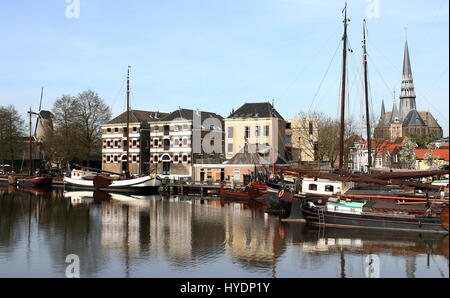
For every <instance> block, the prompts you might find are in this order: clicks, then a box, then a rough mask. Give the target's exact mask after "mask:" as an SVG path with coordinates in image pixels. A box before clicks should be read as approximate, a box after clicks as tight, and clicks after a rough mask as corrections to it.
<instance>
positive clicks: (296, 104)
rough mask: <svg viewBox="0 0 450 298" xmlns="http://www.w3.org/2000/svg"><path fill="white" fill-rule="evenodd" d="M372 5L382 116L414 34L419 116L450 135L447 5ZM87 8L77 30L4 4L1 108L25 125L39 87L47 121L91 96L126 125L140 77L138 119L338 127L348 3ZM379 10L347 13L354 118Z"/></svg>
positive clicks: (68, 22) (364, 1)
mask: <svg viewBox="0 0 450 298" xmlns="http://www.w3.org/2000/svg"><path fill="white" fill-rule="evenodd" d="M371 1H375V4H376V3H379V8H380V9H379V17H376V18H369V19H368V28H369V29H368V30H369V36H368V51H369V55H370V58H369V74H370V85H371V99H372V104H373V112H374V114H375V115H376V116H378V115H379V111H380V104H381V100H382V99H384V100H385V101H386V106H387V109H390V108H391V107H392V102H393V92H394V90H395V91H396V97H397V98H398V94H399V92H400V84H401V69H402V62H403V47H404V41H405V29H404V28H405V27H407V28H408V31H407V32H408V42H409V46H410V53H411V60H412V61H411V62H412V68H413V69H412V70H413V76H414V80H415V86H416V93H417V105H418V109H419V110H429V111H430V112H432V113H433V114H434V115H435V117H436V118H437V119H438V121H439V123H440V124H441V126H442V127H443V128H444V131H445V134H446V135H448V126H449V117H448V108H449V107H448V106H449V88H448V81H449V78H448V70H449V60H448V56H449V55H448V54H449V39H448V35H449V32H448V28H449V24H448V20H449V17H448V9H449V7H448V5H449V4H448V1H447V0H430V1H424V0H395V1H387V0H371ZM377 1H378V2H377ZM80 4H81V6H80V18H78V19H69V18H67V17H66V9H67V6H68V5H69V4H68V3H66V1H65V0H39V1H36V0H14V1H1V2H0V36H1V41H2V42H1V47H0V57H1V58H0V69H1V70H2V71H1V72H0V105H8V104H14V105H16V107H17V108H18V109H19V111H20V112H21V113H23V115H24V117H25V113H26V110H27V109H28V108H29V106H30V105H32V107H33V108H34V109H37V108H38V102H39V95H40V88H41V86H44V87H45V95H44V108H46V109H51V107H52V104H53V102H54V101H55V99H57V98H58V97H60V96H61V95H63V94H73V95H75V94H77V93H79V92H81V91H84V90H86V89H89V88H90V89H93V90H95V91H97V92H98V93H99V94H100V96H101V97H102V98H103V99H104V100H105V101H106V102H107V103H108V104H109V105H110V106H111V107H112V109H113V113H114V115H117V114H119V113H120V112H122V111H123V110H124V109H125V85H124V82H125V81H124V80H125V74H126V70H127V66H128V65H131V66H132V106H133V108H135V109H143V110H160V111H163V112H169V111H172V110H174V109H176V108H178V107H179V106H181V107H184V108H192V109H202V110H206V111H211V112H216V113H219V114H221V115H222V116H225V117H226V116H228V115H229V113H230V111H231V110H232V109H233V108H235V109H236V108H238V107H239V106H240V105H242V104H243V103H245V102H261V101H272V100H274V101H275V107H276V108H277V109H278V110H279V112H280V113H281V114H282V115H283V116H284V117H285V118H286V119H290V118H294V117H295V116H296V114H297V113H298V112H300V111H308V110H319V111H323V112H326V113H327V114H330V115H331V116H337V115H338V101H339V82H340V68H341V49H340V48H339V49H338V47H339V44H340V39H341V36H342V14H341V11H342V8H343V5H344V1H336V0H322V1H312V0H311V1H304V0H169V1H168V0H129V1H116V0H80ZM369 5H370V1H369V0H349V1H348V13H349V18H350V19H351V22H350V26H349V39H350V45H351V48H352V49H353V53H352V54H350V56H349V78H348V79H349V83H350V98H349V101H350V105H349V106H350V110H349V114H350V115H352V116H353V117H355V118H358V117H360V115H361V111H362V110H361V109H362V88H361V87H362V86H361V85H362V80H361V68H362V66H361V59H362V58H361V36H362V20H363V18H365V17H367V13H366V11H367V9H368V6H369ZM335 53H336V54H335ZM333 57H334V59H332V58H333ZM327 69H328V72H327ZM325 74H326V76H325ZM321 82H322V84H321ZM319 86H320V88H319ZM397 101H398V99H397Z"/></svg>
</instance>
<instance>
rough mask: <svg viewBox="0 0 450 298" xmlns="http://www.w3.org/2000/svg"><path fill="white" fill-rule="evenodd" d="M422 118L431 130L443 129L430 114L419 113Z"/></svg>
mask: <svg viewBox="0 0 450 298" xmlns="http://www.w3.org/2000/svg"><path fill="white" fill-rule="evenodd" d="M419 115H420V117H422V120H423V121H424V122H425V123H426V125H427V126H428V127H430V128H439V127H441V126H440V125H439V123H438V122H437V121H436V119H435V118H434V117H433V115H432V114H431V113H430V112H419Z"/></svg>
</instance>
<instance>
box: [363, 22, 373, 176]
mask: <svg viewBox="0 0 450 298" xmlns="http://www.w3.org/2000/svg"><path fill="white" fill-rule="evenodd" d="M366 30H367V27H366V20H364V25H363V64H364V97H365V102H366V126H367V150H368V162H367V171H368V172H370V168H371V167H372V136H371V130H370V114H369V83H368V79H367V77H368V74H367V48H366Z"/></svg>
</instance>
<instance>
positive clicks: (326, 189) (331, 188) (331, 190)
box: [325, 185, 334, 192]
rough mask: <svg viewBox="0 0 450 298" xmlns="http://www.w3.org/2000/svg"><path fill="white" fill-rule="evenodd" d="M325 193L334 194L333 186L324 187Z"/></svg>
mask: <svg viewBox="0 0 450 298" xmlns="http://www.w3.org/2000/svg"><path fill="white" fill-rule="evenodd" d="M325 191H326V192H334V186H333V185H325Z"/></svg>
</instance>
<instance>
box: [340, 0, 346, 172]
mask: <svg viewBox="0 0 450 298" xmlns="http://www.w3.org/2000/svg"><path fill="white" fill-rule="evenodd" d="M347 22H348V19H347V3H345V7H344V36H343V41H344V45H343V49H342V90H341V91H342V94H341V128H340V141H339V169H340V170H343V169H344V138H345V94H346V79H347Z"/></svg>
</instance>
